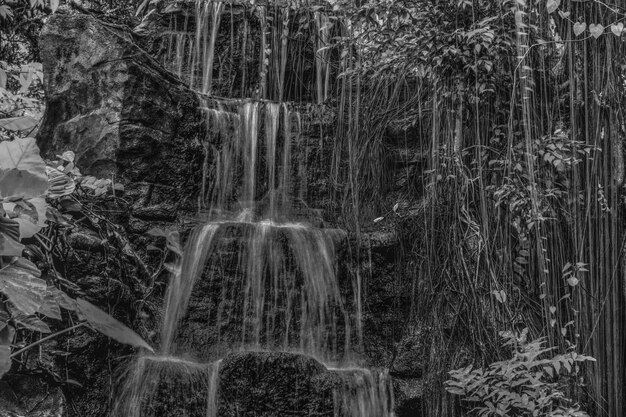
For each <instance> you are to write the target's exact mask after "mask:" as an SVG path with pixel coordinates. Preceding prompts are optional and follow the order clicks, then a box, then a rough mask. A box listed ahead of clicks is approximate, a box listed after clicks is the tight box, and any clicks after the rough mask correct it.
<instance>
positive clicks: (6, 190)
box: [0, 138, 48, 199]
mask: <svg viewBox="0 0 626 417" xmlns="http://www.w3.org/2000/svg"><path fill="white" fill-rule="evenodd" d="M47 189H48V177H47V176H46V164H45V163H44V161H43V159H42V158H41V156H40V155H39V148H38V147H37V144H36V143H35V139H33V138H19V139H15V140H13V141H4V142H0V198H5V199H6V198H11V199H15V198H24V199H28V198H35V197H39V196H41V195H43V194H44V193H45V192H46V190H47Z"/></svg>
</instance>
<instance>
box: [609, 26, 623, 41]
mask: <svg viewBox="0 0 626 417" xmlns="http://www.w3.org/2000/svg"><path fill="white" fill-rule="evenodd" d="M623 31H624V23H622V22H619V23H613V24H612V25H611V32H613V34H614V35H615V36H617V37H618V38H619V37H620V36H622V32H623Z"/></svg>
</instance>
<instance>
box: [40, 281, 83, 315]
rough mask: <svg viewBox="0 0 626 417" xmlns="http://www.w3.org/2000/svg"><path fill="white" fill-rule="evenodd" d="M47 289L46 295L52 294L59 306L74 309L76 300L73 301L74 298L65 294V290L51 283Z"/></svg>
mask: <svg viewBox="0 0 626 417" xmlns="http://www.w3.org/2000/svg"><path fill="white" fill-rule="evenodd" d="M47 291H48V292H47V294H46V297H47V296H48V295H50V296H52V297H53V298H54V301H55V302H56V304H57V305H58V306H59V307H61V308H64V309H66V310H70V311H75V310H76V301H74V299H72V298H71V297H70V296H69V295H67V294H65V292H63V291H61V290H60V289H58V288H57V287H53V286H51V285H49V286H48V290H47Z"/></svg>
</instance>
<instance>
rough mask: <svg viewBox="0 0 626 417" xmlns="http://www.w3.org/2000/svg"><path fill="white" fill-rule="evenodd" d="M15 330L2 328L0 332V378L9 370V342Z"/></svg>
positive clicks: (6, 327)
mask: <svg viewBox="0 0 626 417" xmlns="http://www.w3.org/2000/svg"><path fill="white" fill-rule="evenodd" d="M14 334H15V330H14V329H13V327H11V326H4V328H3V329H1V330H0V378H2V375H4V374H6V373H7V372H9V370H10V369H11V342H12V341H13V335H14Z"/></svg>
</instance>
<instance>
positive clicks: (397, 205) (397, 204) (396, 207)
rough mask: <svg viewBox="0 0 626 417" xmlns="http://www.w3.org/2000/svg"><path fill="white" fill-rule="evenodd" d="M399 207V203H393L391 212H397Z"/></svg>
mask: <svg viewBox="0 0 626 417" xmlns="http://www.w3.org/2000/svg"><path fill="white" fill-rule="evenodd" d="M399 207H400V203H396V204H394V206H393V212H394V213H397V212H398V208H399Z"/></svg>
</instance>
